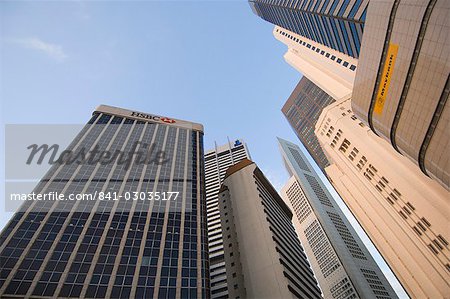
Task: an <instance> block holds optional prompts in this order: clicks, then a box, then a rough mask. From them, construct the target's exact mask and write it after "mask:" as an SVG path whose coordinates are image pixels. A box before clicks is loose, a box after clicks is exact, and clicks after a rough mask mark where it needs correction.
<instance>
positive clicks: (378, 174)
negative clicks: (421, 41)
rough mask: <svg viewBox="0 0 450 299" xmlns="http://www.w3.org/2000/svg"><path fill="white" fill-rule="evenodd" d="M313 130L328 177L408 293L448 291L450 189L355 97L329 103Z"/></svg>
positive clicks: (443, 295) (422, 294)
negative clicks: (368, 117) (369, 117)
mask: <svg viewBox="0 0 450 299" xmlns="http://www.w3.org/2000/svg"><path fill="white" fill-rule="evenodd" d="M316 134H317V136H318V138H319V141H320V142H321V144H322V147H323V149H324V151H325V153H326V154H327V156H328V158H329V160H330V163H331V165H330V166H328V167H327V168H326V169H325V170H326V172H327V175H328V177H329V178H330V181H331V183H332V184H333V186H334V187H335V188H336V190H337V191H338V193H339V194H340V195H341V197H342V199H343V200H344V202H345V203H346V205H347V206H348V207H349V209H350V210H351V212H352V213H353V215H354V216H355V218H356V219H357V220H358V222H359V223H360V225H361V226H362V227H363V229H364V230H365V232H366V233H367V234H368V236H369V237H370V239H371V240H372V242H373V243H374V244H375V246H376V247H377V249H378V250H379V251H380V253H381V255H382V256H383V258H384V259H385V260H386V262H387V263H388V265H389V266H390V268H391V269H392V271H393V272H394V274H395V275H396V276H397V278H398V280H399V281H400V283H401V284H402V285H403V287H404V288H405V290H406V291H407V292H408V294H409V295H410V296H411V297H412V298H448V296H449V294H450V285H449V282H450V263H449V262H450V251H449V242H450V234H449V227H450V217H449V215H450V203H449V197H450V196H449V195H450V194H449V192H448V191H446V190H445V188H444V187H442V186H441V185H439V184H438V183H437V182H436V181H434V180H432V179H431V178H429V177H427V176H425V175H424V174H423V173H422V172H421V171H420V170H419V169H418V168H417V167H416V165H414V164H413V162H411V161H410V160H409V159H408V158H406V157H405V156H402V155H401V154H399V153H398V152H396V151H395V150H394V149H393V148H392V147H391V145H390V144H389V143H388V142H387V141H386V140H384V139H382V138H380V137H378V136H376V135H375V134H374V133H373V131H372V130H371V129H370V128H369V127H368V126H366V125H365V124H364V123H363V122H361V121H360V120H359V119H358V118H357V117H356V116H355V115H354V114H353V112H352V110H351V100H350V98H345V99H342V100H341V101H338V102H336V103H334V104H331V105H330V106H329V107H327V108H325V109H324V111H323V112H322V115H321V116H320V118H319V121H318V122H317V127H316Z"/></svg>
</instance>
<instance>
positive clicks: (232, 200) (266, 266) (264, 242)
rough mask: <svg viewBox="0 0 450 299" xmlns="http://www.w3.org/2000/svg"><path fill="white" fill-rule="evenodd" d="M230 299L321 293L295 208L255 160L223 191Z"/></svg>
mask: <svg viewBox="0 0 450 299" xmlns="http://www.w3.org/2000/svg"><path fill="white" fill-rule="evenodd" d="M219 209H220V219H221V222H222V227H223V236H224V237H223V239H224V241H223V244H224V253H225V265H226V271H227V273H229V275H228V276H227V283H228V286H229V298H321V295H320V289H319V288H318V286H317V281H316V280H315V278H314V275H313V272H312V270H311V268H310V266H309V263H308V261H307V259H306V256H305V254H304V252H303V249H302V247H301V245H300V242H299V240H298V239H297V235H296V234H295V230H294V227H293V225H292V222H291V217H292V213H291V211H290V210H289V208H288V207H287V206H286V205H285V204H284V202H283V200H282V199H281V198H280V197H279V195H278V194H277V193H276V191H275V189H273V187H272V186H271V185H270V183H269V182H268V181H267V179H266V178H265V177H264V175H263V174H262V173H261V171H260V170H259V169H258V168H257V167H256V165H255V164H254V163H253V162H251V161H250V160H243V161H241V162H239V163H238V164H236V165H234V166H231V167H230V168H229V169H228V171H227V174H226V176H225V179H224V181H223V184H222V187H221V190H220V192H219Z"/></svg>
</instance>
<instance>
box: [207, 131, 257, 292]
mask: <svg viewBox="0 0 450 299" xmlns="http://www.w3.org/2000/svg"><path fill="white" fill-rule="evenodd" d="M244 158H247V159H250V153H249V151H248V149H247V145H246V144H245V142H244V141H242V140H241V139H237V140H235V141H234V142H230V141H228V143H227V144H224V145H221V146H215V148H214V149H211V150H208V151H206V153H205V185H206V213H207V223H208V243H209V260H210V271H211V272H212V274H211V298H213V299H214V298H228V294H229V290H228V286H227V273H226V269H225V261H224V251H223V236H222V226H221V224H220V213H219V206H218V199H217V197H218V193H219V189H220V185H221V183H222V181H223V178H224V176H225V172H226V170H227V169H228V167H230V166H231V165H234V164H236V163H238V162H239V161H241V160H242V159H244Z"/></svg>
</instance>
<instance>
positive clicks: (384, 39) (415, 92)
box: [352, 0, 450, 190]
mask: <svg viewBox="0 0 450 299" xmlns="http://www.w3.org/2000/svg"><path fill="white" fill-rule="evenodd" d="M449 15H450V2H449V1H447V0H437V1H425V0H420V1H416V2H414V3H412V2H400V1H395V0H389V1H371V2H370V5H369V8H368V13H367V22H366V27H365V33H364V42H363V44H362V48H361V56H360V58H359V63H358V73H357V76H356V78H355V84H354V85H355V87H354V92H353V96H352V108H353V111H354V113H355V114H356V116H358V117H359V118H360V119H362V120H363V121H364V122H365V123H366V124H367V125H368V126H369V127H370V128H371V129H372V130H373V131H374V132H375V133H376V134H377V135H379V136H380V137H382V138H384V139H386V140H388V141H389V142H390V143H391V144H392V146H393V148H394V149H395V150H396V151H398V152H399V153H401V154H402V155H405V156H406V157H408V158H409V159H411V160H412V161H413V162H414V163H416V164H417V165H418V167H419V168H420V169H421V171H422V172H423V173H425V174H426V175H428V176H430V177H432V178H433V179H435V180H437V181H438V182H439V183H440V184H442V185H443V186H444V187H445V188H447V190H450V166H449V165H450V164H449V157H450V155H449V154H448V148H449V145H450V131H449V129H448V128H449V121H450V108H449V102H448V97H449V93H450V80H449V76H450V75H449V74H450V60H449V57H450V41H449V39H448V36H449V34H450V30H449V27H450V24H449V22H450V21H449V19H450V18H449V17H448V16H449Z"/></svg>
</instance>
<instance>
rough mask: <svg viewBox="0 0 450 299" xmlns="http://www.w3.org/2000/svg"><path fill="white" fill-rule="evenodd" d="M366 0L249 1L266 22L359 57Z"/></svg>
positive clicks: (255, 11) (254, 10)
mask: <svg viewBox="0 0 450 299" xmlns="http://www.w3.org/2000/svg"><path fill="white" fill-rule="evenodd" d="M368 3H369V1H367V0H349V1H339V0H331V1H330V0H324V1H312V0H301V1H294V0H288V1H284V0H249V4H250V7H251V8H252V10H253V12H254V13H255V14H257V15H258V16H260V17H261V18H263V19H264V20H266V21H268V22H270V23H273V24H275V25H278V26H281V27H283V28H286V29H288V30H290V31H292V32H295V33H297V34H300V35H301V36H304V37H306V38H309V39H311V40H313V41H315V42H318V43H320V44H322V45H325V46H327V47H330V48H332V49H335V50H337V51H339V52H342V53H345V54H347V55H349V56H352V57H355V58H358V57H359V51H360V47H361V39H362V34H363V28H364V21H365V18H366V10H367V4H368Z"/></svg>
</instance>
